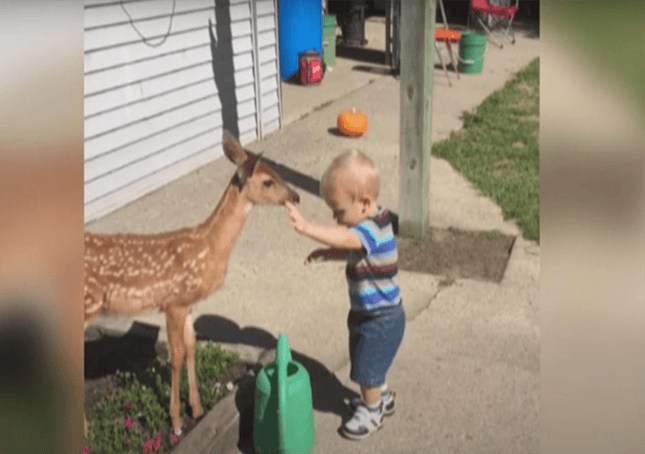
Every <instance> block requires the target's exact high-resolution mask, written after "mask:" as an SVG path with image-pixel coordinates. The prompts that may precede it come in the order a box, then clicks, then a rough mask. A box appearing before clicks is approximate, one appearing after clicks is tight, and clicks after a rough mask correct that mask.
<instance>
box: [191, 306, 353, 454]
mask: <svg viewBox="0 0 645 454" xmlns="http://www.w3.org/2000/svg"><path fill="white" fill-rule="evenodd" d="M195 332H196V333H197V338H198V339H201V340H211V341H214V342H221V343H236V344H244V345H249V346H253V347H259V348H263V349H275V347H276V345H277V342H278V340H277V338H276V337H274V336H273V335H272V334H271V333H269V332H268V331H265V330H263V329H261V328H255V327H246V328H244V329H240V326H239V325H238V324H237V323H235V322H234V321H232V320H229V319H227V318H224V317H220V316H218V315H202V316H200V317H199V318H198V319H197V320H196V321H195ZM291 355H292V357H293V359H294V361H298V362H299V363H301V364H302V365H303V366H304V367H305V368H306V369H307V372H308V373H309V376H310V378H311V392H312V397H313V406H314V409H316V410H318V411H321V412H326V413H334V414H336V415H338V416H339V417H341V418H342V422H343V423H344V422H345V421H347V419H349V418H350V417H351V413H350V410H349V408H348V407H347V405H346V404H345V403H344V399H352V398H354V397H357V396H358V394H357V393H356V392H355V391H353V390H351V389H349V388H347V387H345V386H344V385H343V384H342V383H341V382H340V381H339V380H338V378H336V376H335V375H334V374H333V373H332V372H331V371H329V369H327V368H326V367H325V366H324V365H323V364H322V363H320V362H319V361H317V360H315V359H313V358H310V357H309V356H306V355H303V354H302V353H299V352H298V351H296V350H291ZM254 391H255V380H254V379H253V380H246V381H245V382H244V383H240V384H239V387H238V391H237V395H236V397H235V402H236V405H237V408H238V411H239V412H240V436H239V445H238V448H239V449H240V450H241V451H242V452H243V453H244V454H254V450H253V447H252V444H253V443H252V440H253V418H254V414H253V410H254V406H253V399H254Z"/></svg>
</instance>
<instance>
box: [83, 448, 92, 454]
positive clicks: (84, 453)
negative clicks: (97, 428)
mask: <svg viewBox="0 0 645 454" xmlns="http://www.w3.org/2000/svg"><path fill="white" fill-rule="evenodd" d="M83 454H90V447H89V446H83Z"/></svg>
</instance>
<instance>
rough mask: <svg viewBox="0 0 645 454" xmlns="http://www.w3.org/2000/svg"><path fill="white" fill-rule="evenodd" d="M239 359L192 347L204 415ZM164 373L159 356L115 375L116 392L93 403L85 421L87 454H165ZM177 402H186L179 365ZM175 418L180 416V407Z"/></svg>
mask: <svg viewBox="0 0 645 454" xmlns="http://www.w3.org/2000/svg"><path fill="white" fill-rule="evenodd" d="M239 361H240V358H239V355H237V354H233V353H229V352H226V351H224V350H222V349H221V348H219V347H217V346H214V345H211V344H202V343H198V344H197V346H196V349H195V368H196V374H197V380H198V383H199V392H200V397H201V402H202V406H203V407H204V410H205V411H208V410H210V409H211V408H213V406H214V405H215V404H216V403H217V402H219V400H221V399H222V398H223V397H224V395H225V394H226V388H225V387H220V386H216V383H217V381H218V380H219V379H221V378H222V376H223V375H224V374H225V373H226V372H227V371H228V370H229V369H230V368H231V367H233V366H234V365H235V364H237V363H239ZM170 374H171V366H170V364H165V363H163V362H162V361H160V360H159V358H156V359H155V360H154V361H153V363H152V364H150V365H149V366H148V367H147V368H145V369H143V368H138V370H135V371H134V372H118V373H117V377H118V387H117V389H116V391H115V392H114V393H112V394H111V395H108V396H106V398H105V399H104V400H102V401H101V402H99V403H98V404H96V405H95V406H94V408H93V409H92V412H91V416H89V417H88V426H89V431H90V435H89V440H88V443H87V446H88V447H89V448H90V452H91V453H92V454H111V453H114V454H116V453H119V454H121V453H130V452H142V450H143V451H149V450H152V451H154V452H159V453H166V452H168V449H169V448H170V447H171V446H172V444H173V443H172V439H171V436H170V433H171V429H170V418H169V415H168V408H169V405H170ZM180 398H181V400H182V402H186V401H187V400H188V385H187V374H186V368H185V367H183V368H182V374H181V385H180ZM181 416H182V418H185V417H186V411H185V409H184V406H183V405H182V406H181ZM157 448H158V449H157Z"/></svg>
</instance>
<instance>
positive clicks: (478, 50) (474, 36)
mask: <svg viewBox="0 0 645 454" xmlns="http://www.w3.org/2000/svg"><path fill="white" fill-rule="evenodd" d="M485 51H486V35H484V34H483V33H478V32H463V33H462V34H461V41H459V72H461V73H466V74H479V73H481V72H482V66H483V64H484V52H485Z"/></svg>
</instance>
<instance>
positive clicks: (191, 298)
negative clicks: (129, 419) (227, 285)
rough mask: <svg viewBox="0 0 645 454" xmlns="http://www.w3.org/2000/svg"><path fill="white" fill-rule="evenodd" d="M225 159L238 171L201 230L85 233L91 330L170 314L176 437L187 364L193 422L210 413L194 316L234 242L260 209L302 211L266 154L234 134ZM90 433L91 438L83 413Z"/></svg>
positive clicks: (220, 278)
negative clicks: (201, 383)
mask: <svg viewBox="0 0 645 454" xmlns="http://www.w3.org/2000/svg"><path fill="white" fill-rule="evenodd" d="M223 147H224V152H225V154H226V156H227V157H228V159H229V160H231V161H232V162H233V163H234V164H236V165H237V171H236V172H235V174H234V175H233V177H232V178H231V181H230V183H229V185H228V186H227V188H226V189H225V191H224V194H223V195H222V198H221V199H220V201H219V203H218V204H217V207H216V208H215V210H214V211H213V213H212V214H211V215H210V216H209V217H208V218H207V219H206V220H205V221H204V222H203V223H202V224H200V225H198V226H196V227H189V228H184V229H181V230H176V231H174V232H166V233H158V234H151V235H136V234H115V235H101V234H95V233H90V232H85V255H84V264H83V268H84V270H83V271H84V278H85V294H84V299H85V326H87V324H88V322H90V321H92V320H93V319H95V318H96V317H98V316H99V315H108V316H128V315H135V314H141V313H145V312H149V311H153V310H158V311H163V312H165V314H166V330H167V334H168V343H169V346H170V355H171V363H172V391H171V397H170V418H171V421H172V427H173V430H174V432H175V433H176V434H177V435H180V434H181V427H182V421H181V419H180V416H179V379H180V372H181V367H182V365H183V362H184V357H185V358H186V365H187V369H188V384H189V401H190V405H191V408H192V413H193V417H194V418H195V419H198V418H200V417H201V416H202V415H203V409H202V406H201V403H200V399H199V392H198V390H197V381H196V377H195V332H194V330H193V322H192V319H191V316H190V311H191V308H192V307H193V305H194V304H196V303H197V302H199V301H201V300H203V299H204V298H206V297H207V296H209V295H210V294H212V293H213V292H215V291H216V290H218V289H219V288H221V287H222V285H223V284H224V279H225V278H226V271H227V267H228V261H229V258H230V256H231V252H232V250H233V247H234V245H235V242H236V240H237V238H238V236H239V235H240V233H241V231H242V227H243V226H244V223H245V221H246V218H247V216H248V213H249V211H250V210H251V208H252V207H253V205H284V203H285V202H286V201H289V202H292V203H298V202H299V201H300V197H299V196H298V194H297V193H296V192H294V191H293V190H291V189H290V188H289V187H288V186H287V185H286V184H285V183H284V182H283V181H282V179H281V178H280V177H279V176H278V175H277V174H276V173H275V171H274V170H273V169H271V168H270V167H269V166H268V165H267V164H266V163H264V162H262V161H261V159H260V157H261V154H259V155H256V154H254V153H251V152H248V151H245V150H244V149H243V148H242V147H241V145H240V144H239V142H238V141H237V139H236V138H234V137H233V136H232V135H231V134H230V133H229V132H228V131H224V134H223ZM83 422H84V432H85V436H87V434H88V429H87V419H86V418H85V413H83Z"/></svg>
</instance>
